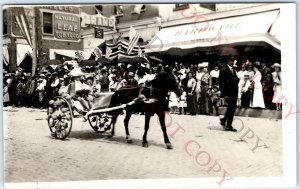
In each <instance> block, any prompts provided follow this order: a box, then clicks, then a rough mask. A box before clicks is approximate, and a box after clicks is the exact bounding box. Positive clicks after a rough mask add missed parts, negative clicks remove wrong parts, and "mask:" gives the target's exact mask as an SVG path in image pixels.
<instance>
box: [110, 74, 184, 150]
mask: <svg viewBox="0 0 300 189" xmlns="http://www.w3.org/2000/svg"><path fill="white" fill-rule="evenodd" d="M169 91H173V92H175V93H176V94H177V95H180V94H181V88H180V86H179V84H178V83H177V81H176V79H175V77H174V75H173V74H172V73H171V72H165V71H161V72H159V73H158V74H157V75H156V77H155V78H154V79H153V80H152V81H150V82H148V83H146V85H145V86H144V87H141V88H139V87H134V88H125V89H120V90H118V91H116V92H115V94H114V97H113V98H112V104H111V106H115V105H116V104H126V103H128V102H131V101H132V100H134V99H137V98H138V97H141V96H142V97H144V98H143V99H146V100H141V101H140V102H138V103H136V104H134V105H131V106H127V107H126V108H125V111H126V116H125V119H124V126H125V132H126V140H127V142H128V143H131V142H132V140H131V139H130V134H129V129H128V124H129V120H130V117H131V115H132V113H133V111H135V112H145V131H144V135H143V144H142V146H143V147H148V142H147V132H148V130H149V122H150V118H151V116H153V115H154V114H157V115H158V117H159V122H160V125H161V129H162V132H163V136H164V142H165V144H166V147H167V149H172V148H173V147H172V144H171V142H170V140H169V138H168V134H167V130H166V124H165V111H166V110H167V108H168V103H169V100H168V98H167V96H168V92H169ZM119 114H120V111H116V112H115V113H114V114H113V118H112V130H111V135H112V136H113V135H114V127H115V123H116V120H117V118H118V116H119Z"/></svg>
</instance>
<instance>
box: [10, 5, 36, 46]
mask: <svg viewBox="0 0 300 189" xmlns="http://www.w3.org/2000/svg"><path fill="white" fill-rule="evenodd" d="M13 12H14V15H15V16H14V19H15V21H16V23H17V27H18V28H19V30H20V33H21V34H22V36H23V37H24V38H25V39H26V41H27V43H28V45H30V46H32V41H31V36H30V30H29V23H28V20H27V18H26V15H25V10H24V7H14V9H13Z"/></svg>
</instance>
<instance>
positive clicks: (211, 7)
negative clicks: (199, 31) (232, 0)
mask: <svg viewBox="0 0 300 189" xmlns="http://www.w3.org/2000/svg"><path fill="white" fill-rule="evenodd" d="M200 7H202V8H205V9H209V10H212V11H216V4H213V3H201V4H200Z"/></svg>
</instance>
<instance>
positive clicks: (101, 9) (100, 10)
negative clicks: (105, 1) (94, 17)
mask: <svg viewBox="0 0 300 189" xmlns="http://www.w3.org/2000/svg"><path fill="white" fill-rule="evenodd" d="M95 9H96V14H102V11H103V6H102V5H96V6H95Z"/></svg>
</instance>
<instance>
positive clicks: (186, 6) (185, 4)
mask: <svg viewBox="0 0 300 189" xmlns="http://www.w3.org/2000/svg"><path fill="white" fill-rule="evenodd" d="M176 5H179V4H175V8H173V11H179V10H184V9H188V8H189V7H190V6H189V4H188V3H183V5H181V6H178V7H176Z"/></svg>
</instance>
